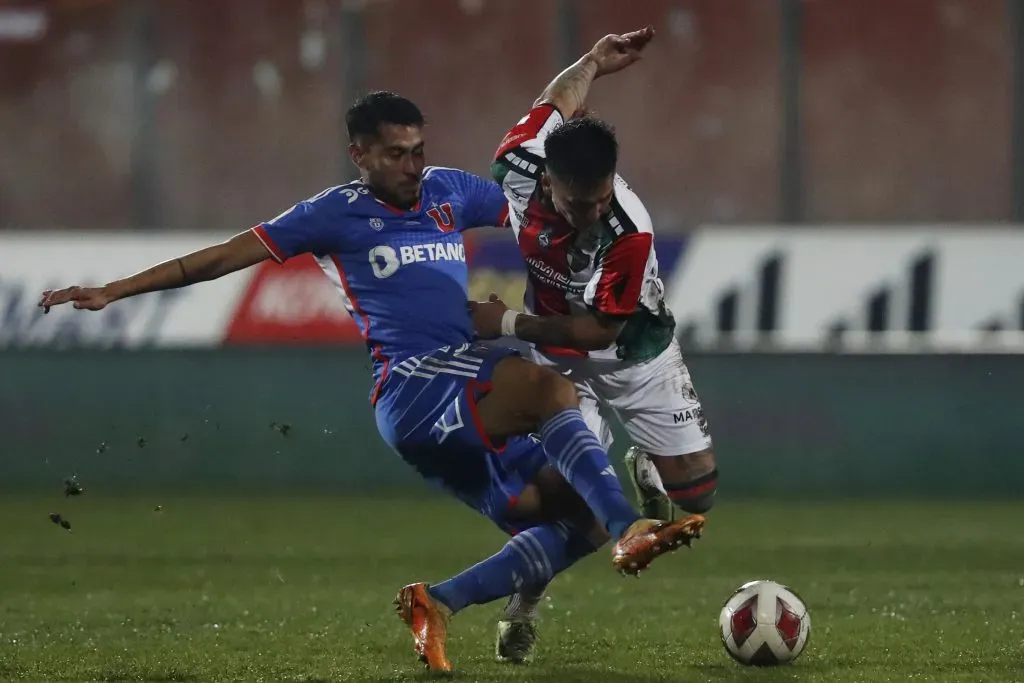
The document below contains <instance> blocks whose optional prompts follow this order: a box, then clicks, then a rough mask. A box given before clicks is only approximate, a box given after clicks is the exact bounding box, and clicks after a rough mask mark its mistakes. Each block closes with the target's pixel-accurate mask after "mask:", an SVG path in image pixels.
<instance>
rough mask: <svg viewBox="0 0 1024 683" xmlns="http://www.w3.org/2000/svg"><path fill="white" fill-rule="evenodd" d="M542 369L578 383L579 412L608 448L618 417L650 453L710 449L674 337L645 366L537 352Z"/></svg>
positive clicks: (704, 423)
mask: <svg viewBox="0 0 1024 683" xmlns="http://www.w3.org/2000/svg"><path fill="white" fill-rule="evenodd" d="M531 355H532V360H533V362H535V363H537V364H538V365H544V366H547V367H552V368H554V369H555V370H557V371H559V372H561V373H562V374H564V375H566V376H567V377H568V378H569V379H571V380H572V381H573V382H574V383H575V384H576V390H577V392H579V396H580V411H581V412H582V413H583V418H584V419H585V420H586V422H587V426H589V427H590V428H591V429H592V430H593V431H594V433H595V434H597V435H598V437H600V439H601V441H602V442H604V445H605V447H606V448H610V447H611V445H612V441H613V439H612V430H611V427H610V426H609V424H608V420H609V419H610V418H611V417H612V415H614V416H616V417H618V419H619V421H620V422H622V425H623V426H624V427H625V428H626V433H627V434H629V438H630V439H631V440H632V441H633V444H634V445H636V446H637V447H638V448H640V449H641V450H643V451H645V452H647V453H649V454H650V455H660V456H671V455H686V454H688V453H696V452H697V451H703V450H706V449H709V448H711V433H710V431H709V430H708V422H707V419H706V418H705V417H704V408H703V406H701V404H700V398H698V396H697V392H696V391H694V389H693V380H691V379H690V371H689V370H688V369H687V367H686V364H685V363H684V362H683V354H682V351H681V350H680V348H679V342H677V341H676V340H675V339H673V340H672V343H671V344H670V345H669V346H668V348H666V349H665V350H664V351H662V352H661V354H660V355H658V356H657V357H656V358H652V359H651V360H649V361H645V362H642V363H624V362H623V361H619V360H595V359H588V358H581V357H578V356H548V355H544V354H540V353H538V352H537V350H536V349H533V351H532V354H531Z"/></svg>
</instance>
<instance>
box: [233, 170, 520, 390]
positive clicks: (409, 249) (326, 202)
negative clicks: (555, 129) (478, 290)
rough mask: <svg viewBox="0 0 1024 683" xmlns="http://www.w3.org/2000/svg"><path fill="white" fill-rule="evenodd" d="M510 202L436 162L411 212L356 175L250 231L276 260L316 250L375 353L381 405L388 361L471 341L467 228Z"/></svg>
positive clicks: (489, 222) (495, 217)
mask: <svg viewBox="0 0 1024 683" xmlns="http://www.w3.org/2000/svg"><path fill="white" fill-rule="evenodd" d="M507 206H508V205H507V200H506V199H505V196H504V194H503V193H502V190H501V188H500V187H499V186H498V185H496V184H495V183H493V182H491V181H487V180H484V179H483V178H480V177H478V176H475V175H473V174H471V173H466V172H465V171H459V170H456V169H452V168H441V167H436V166H430V167H427V168H426V169H424V172H423V183H422V185H421V193H420V202H419V204H418V205H417V206H415V207H413V209H412V210H410V211H402V210H399V209H395V208H394V207H391V206H388V205H387V204H384V203H383V202H381V201H379V200H377V199H375V198H374V196H373V195H372V194H371V193H370V191H369V189H368V188H366V187H365V186H363V184H362V183H360V182H354V183H349V184H348V185H341V186H338V187H332V188H329V189H327V190H324V191H323V192H321V193H320V194H318V195H316V196H315V197H312V198H310V199H308V200H306V201H303V202H299V203H298V204H296V205H295V206H293V207H292V208H291V209H289V210H288V211H286V212H285V213H283V214H281V215H280V216H278V217H277V218H274V219H273V220H270V221H267V222H265V223H260V224H259V225H257V226H256V227H254V228H253V231H254V232H255V233H256V235H257V236H258V237H259V238H260V240H261V241H262V242H263V244H264V245H265V246H266V247H267V249H268V250H269V251H270V253H271V255H272V256H273V258H274V259H275V260H276V261H278V262H279V263H283V262H284V261H285V260H286V259H288V258H290V257H292V256H297V255H299V254H304V253H310V254H312V255H313V256H314V257H315V258H316V260H317V261H318V262H319V264H320V267H321V268H323V270H324V273H326V275H327V277H328V278H329V279H330V281H331V282H332V283H333V284H334V285H335V287H337V289H338V292H339V294H340V295H341V297H342V300H343V301H344V304H345V307H346V308H347V309H348V311H349V313H350V314H351V315H352V318H353V319H354V320H355V323H356V325H358V326H359V330H360V332H361V333H362V336H363V339H364V340H366V345H367V348H368V350H369V352H370V356H371V358H372V359H373V375H374V380H375V387H374V390H373V394H372V396H371V401H373V402H376V399H377V396H378V394H379V391H380V387H381V385H382V384H383V382H384V379H385V378H386V377H387V374H388V368H389V367H394V365H395V364H397V363H400V362H401V361H403V360H405V359H407V358H409V357H410V356H414V355H417V354H421V353H425V352H428V351H433V350H435V349H438V348H440V347H443V346H449V345H461V344H465V343H468V342H470V341H471V340H472V339H473V337H474V333H473V325H472V321H471V320H470V316H469V310H468V307H467V305H466V302H467V300H468V285H469V271H468V267H467V265H466V250H465V246H464V245H463V242H462V231H463V230H466V229H468V228H474V227H481V226H498V225H503V224H504V222H505V219H506V216H507V213H508V209H507Z"/></svg>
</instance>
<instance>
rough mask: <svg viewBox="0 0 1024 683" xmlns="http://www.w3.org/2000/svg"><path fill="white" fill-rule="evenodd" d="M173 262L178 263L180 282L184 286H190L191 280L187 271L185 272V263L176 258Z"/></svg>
mask: <svg viewBox="0 0 1024 683" xmlns="http://www.w3.org/2000/svg"><path fill="white" fill-rule="evenodd" d="M174 260H175V261H177V262H178V268H180V269H181V281H182V282H183V283H184V284H186V285H188V284H191V280H190V279H189V276H188V271H187V270H185V263H184V262H183V261H182V260H181V259H180V258H176V259H174Z"/></svg>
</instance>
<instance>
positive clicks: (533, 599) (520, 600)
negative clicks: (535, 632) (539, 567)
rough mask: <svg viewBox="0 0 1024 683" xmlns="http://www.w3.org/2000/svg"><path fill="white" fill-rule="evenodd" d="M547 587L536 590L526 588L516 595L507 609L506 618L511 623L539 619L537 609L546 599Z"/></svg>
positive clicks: (539, 587) (509, 602)
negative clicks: (545, 591)
mask: <svg viewBox="0 0 1024 683" xmlns="http://www.w3.org/2000/svg"><path fill="white" fill-rule="evenodd" d="M545 588H547V585H544V586H538V587H536V588H524V589H523V590H521V591H519V592H518V593H514V594H513V595H512V598H511V599H510V600H509V601H508V605H507V606H506V607H505V618H506V619H508V620H509V621H516V620H520V621H531V620H534V619H536V618H537V616H538V615H537V608H538V607H540V602H541V600H543V599H544V589H545Z"/></svg>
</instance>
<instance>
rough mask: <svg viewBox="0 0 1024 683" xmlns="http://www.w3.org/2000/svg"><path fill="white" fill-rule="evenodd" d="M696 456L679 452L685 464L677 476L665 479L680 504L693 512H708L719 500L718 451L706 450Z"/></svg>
mask: <svg viewBox="0 0 1024 683" xmlns="http://www.w3.org/2000/svg"><path fill="white" fill-rule="evenodd" d="M695 456H696V457H693V458H688V457H687V456H678V457H679V459H680V460H681V461H683V462H684V463H685V464H684V465H683V466H682V467H680V468H677V472H675V473H673V474H674V475H675V476H669V477H665V476H664V475H663V478H662V483H663V484H664V486H665V493H667V494H668V497H669V500H671V501H672V502H673V503H674V504H675V505H676V507H678V508H679V509H680V510H683V511H684V512H687V513H689V514H695V515H699V514H704V513H705V512H707V511H708V510H710V509H711V508H712V507H713V506H714V504H715V495H716V494H717V492H718V468H717V466H716V465H715V458H714V454H712V453H711V452H710V451H703V452H701V453H699V454H695Z"/></svg>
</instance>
